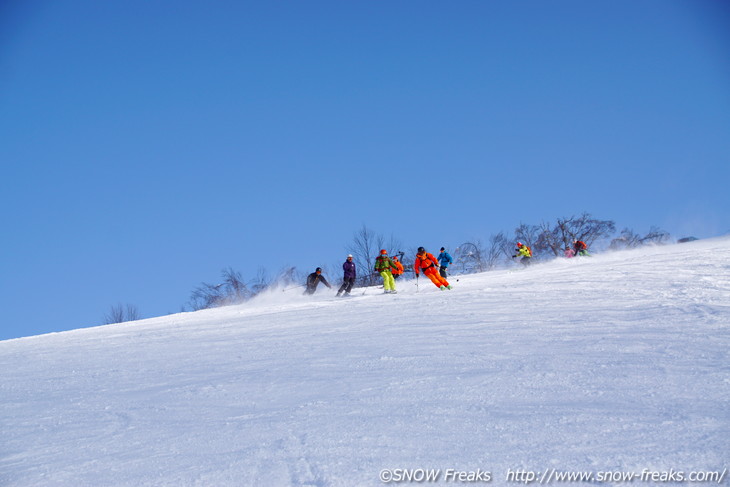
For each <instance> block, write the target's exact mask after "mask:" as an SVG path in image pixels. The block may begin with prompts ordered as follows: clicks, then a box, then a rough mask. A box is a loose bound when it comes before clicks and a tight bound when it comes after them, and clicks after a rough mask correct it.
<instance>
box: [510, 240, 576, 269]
mask: <svg viewBox="0 0 730 487" xmlns="http://www.w3.org/2000/svg"><path fill="white" fill-rule="evenodd" d="M563 255H564V256H565V257H566V258H567V259H570V258H571V257H576V256H589V255H590V254H589V253H588V246H587V245H586V243H585V242H583V241H582V240H578V239H575V240H573V246H572V247H565V251H564V253H563ZM517 257H520V263H521V264H522V265H524V266H525V267H527V266H528V265H530V261H531V259H532V249H531V248H530V247H529V246H527V245H525V244H523V243H522V242H517V248H516V249H515V254H514V255H513V256H512V258H513V259H515V258H517Z"/></svg>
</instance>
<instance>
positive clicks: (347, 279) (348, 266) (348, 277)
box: [337, 255, 357, 296]
mask: <svg viewBox="0 0 730 487" xmlns="http://www.w3.org/2000/svg"><path fill="white" fill-rule="evenodd" d="M342 270H344V271H345V276H344V277H343V278H342V286H340V289H339V290H338V291H337V295H338V296H340V295H342V293H343V292H344V293H345V294H344V296H349V295H350V291H352V286H353V285H354V284H355V277H356V276H357V274H356V273H355V263H354V262H353V261H352V255H348V256H347V260H346V261H345V263H344V264H342Z"/></svg>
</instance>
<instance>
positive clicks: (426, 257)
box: [413, 247, 451, 291]
mask: <svg viewBox="0 0 730 487" xmlns="http://www.w3.org/2000/svg"><path fill="white" fill-rule="evenodd" d="M438 268H439V262H438V260H437V259H436V257H434V256H433V254H429V253H428V252H426V249H424V248H423V247H418V253H417V254H416V262H415V263H414V264H413V269H414V270H415V271H416V277H418V274H419V273H420V272H421V271H423V274H424V275H425V276H426V277H428V278H429V279H431V282H432V283H434V285H435V286H436V287H437V288H439V289H441V290H442V291H443V290H444V289H451V284H449V281H447V280H446V279H444V278H443V277H441V275H440V274H439V272H438Z"/></svg>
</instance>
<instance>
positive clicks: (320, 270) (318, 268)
mask: <svg viewBox="0 0 730 487" xmlns="http://www.w3.org/2000/svg"><path fill="white" fill-rule="evenodd" d="M314 272H322V268H321V267H317V269H316V270H315V271H314Z"/></svg>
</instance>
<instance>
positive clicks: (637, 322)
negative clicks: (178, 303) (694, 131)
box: [0, 237, 730, 487]
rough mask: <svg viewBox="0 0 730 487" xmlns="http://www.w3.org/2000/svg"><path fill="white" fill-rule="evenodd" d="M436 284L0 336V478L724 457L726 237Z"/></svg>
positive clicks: (362, 473)
mask: <svg viewBox="0 0 730 487" xmlns="http://www.w3.org/2000/svg"><path fill="white" fill-rule="evenodd" d="M333 277H334V276H333ZM456 278H458V279H459V282H455V281H456ZM450 279H451V281H452V283H453V284H454V289H453V290H452V291H443V292H442V291H439V290H438V289H436V288H435V287H434V286H433V285H432V284H430V282H424V281H425V279H422V280H421V282H420V283H419V286H418V291H419V292H416V286H415V285H414V282H413V281H399V282H398V283H397V285H398V290H399V293H398V294H397V295H383V294H382V291H380V290H378V289H375V288H368V289H365V290H362V289H356V290H355V292H356V294H359V296H357V295H356V296H353V297H351V298H346V299H343V298H334V297H333V294H334V291H330V290H327V289H325V290H324V291H320V292H318V293H317V294H315V295H314V296H308V297H305V296H302V295H301V294H300V293H301V290H294V291H286V292H282V291H272V292H270V293H268V294H266V295H264V296H261V297H259V298H257V299H255V300H253V301H251V302H249V303H246V304H243V305H240V306H232V307H226V308H219V309H214V310H205V311H199V312H195V313H182V314H177V315H171V316H166V317H161V318H154V319H148V320H142V321H138V322H134V323H127V324H117V325H109V326H104V327H98V328H89V329H81V330H75V331H71V332H64V333H56V334H50V335H43V336H38V337H29V338H23V339H17V340H7V341H3V342H0V365H1V366H2V370H3V371H4V372H5V373H4V374H3V377H2V379H0V396H1V397H2V403H1V405H0V431H1V432H2V442H0V485H2V486H74V487H78V486H86V485H88V486H92V485H93V486H189V485H190V486H228V485H230V486H242V485H243V486H245V485H251V486H286V485H291V486H317V487H324V486H350V485H383V484H382V483H381V482H380V480H379V478H378V474H379V472H380V470H381V469H384V468H391V469H395V468H425V469H428V468H434V469H436V468H437V469H442V470H443V469H447V468H455V469H460V470H464V471H475V470H477V469H481V470H484V471H490V472H492V476H493V481H492V485H506V484H507V482H506V481H505V473H506V472H507V471H508V469H512V470H515V469H520V468H523V469H531V470H535V471H540V470H545V469H548V468H556V469H558V470H561V471H594V472H596V471H609V470H610V471H635V472H641V470H642V469H645V468H648V469H652V470H657V471H662V470H663V471H668V470H670V469H674V470H684V471H690V470H693V469H694V470H719V471H722V470H723V468H726V467H730V453H729V452H730V427H729V425H730V422H729V421H728V420H729V419H730V360H729V353H728V346H729V345H730V239H729V238H727V237H724V238H718V239H711V240H705V241H697V242H693V243H688V244H679V245H671V246H666V247H656V248H645V249H638V250H633V251H626V252H617V253H612V254H606V255H599V256H594V257H592V258H582V259H578V258H576V259H570V260H556V261H553V262H548V263H544V264H539V265H534V266H532V267H531V268H528V269H524V270H523V269H520V270H513V271H493V272H488V273H484V274H478V275H467V276H457V277H451V278H450ZM332 280H333V281H336V279H332ZM333 285H334V283H333ZM363 292H364V293H365V294H364V295H363V294H362V293H363ZM724 483H725V484H727V479H726V480H725V482H724ZM604 485H613V484H610V483H605V484H604ZM647 485H649V484H647Z"/></svg>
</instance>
